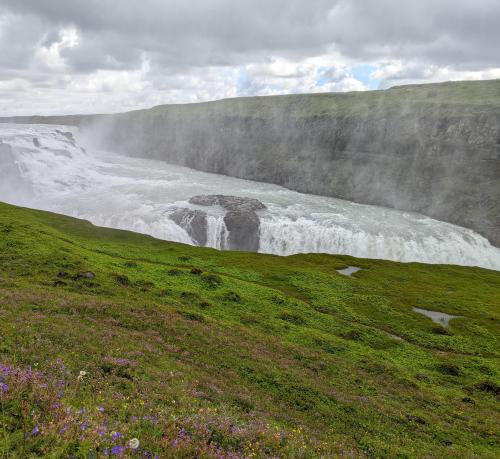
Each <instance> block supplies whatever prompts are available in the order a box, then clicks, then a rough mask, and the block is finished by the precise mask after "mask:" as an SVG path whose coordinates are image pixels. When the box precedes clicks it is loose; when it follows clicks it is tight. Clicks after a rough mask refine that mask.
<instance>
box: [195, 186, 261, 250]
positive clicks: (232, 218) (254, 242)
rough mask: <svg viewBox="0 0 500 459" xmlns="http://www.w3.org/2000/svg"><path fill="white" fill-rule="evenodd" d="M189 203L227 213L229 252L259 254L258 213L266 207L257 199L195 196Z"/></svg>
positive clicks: (227, 247) (218, 195) (215, 195)
mask: <svg viewBox="0 0 500 459" xmlns="http://www.w3.org/2000/svg"><path fill="white" fill-rule="evenodd" d="M189 202H190V203H191V204H196V205H199V206H221V207H223V208H224V209H225V210H226V211H227V212H226V215H225V217H224V224H225V225H226V229H227V231H228V237H227V246H226V247H225V248H226V249H229V250H243V251H247V252H257V251H258V250H259V240H260V219H259V216H258V215H257V214H256V211H258V210H263V209H265V208H266V206H265V205H264V204H263V203H262V202H260V201H259V200H257V199H253V198H242V197H239V196H226V195H221V194H214V195H200V196H193V197H192V198H191V199H190V200H189Z"/></svg>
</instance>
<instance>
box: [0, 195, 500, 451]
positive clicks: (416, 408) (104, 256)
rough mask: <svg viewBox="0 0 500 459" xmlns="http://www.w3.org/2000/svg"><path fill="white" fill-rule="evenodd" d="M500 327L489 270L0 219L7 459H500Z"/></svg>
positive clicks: (3, 211)
mask: <svg viewBox="0 0 500 459" xmlns="http://www.w3.org/2000/svg"><path fill="white" fill-rule="evenodd" d="M347 265H356V266H360V267H361V268H363V269H362V270H361V271H359V272H358V273H356V274H355V275H354V276H353V277H352V278H348V277H344V276H342V275H340V274H338V273H337V272H336V270H337V269H339V268H342V267H345V266H347ZM87 272H91V273H92V274H93V275H94V277H93V276H87V277H86V276H84V274H85V273H87ZM413 307H421V308H426V309H431V310H439V311H443V312H447V313H451V314H456V315H460V316H462V318H459V319H454V320H452V321H451V323H450V327H449V328H448V329H447V331H444V332H443V330H442V329H439V328H436V324H434V323H433V322H432V321H431V320H430V319H428V318H426V317H424V316H423V315H420V314H417V313H414V312H412V308H413ZM499 321H500V273H498V272H495V271H489V270H485V269H480V268H466V267H457V266H444V265H423V264H418V263H409V264H401V263H394V262H389V261H380V260H364V259H355V258H351V257H347V256H330V255H320V254H315V255H296V256H291V257H277V256H271V255H259V254H249V253H237V252H217V251H215V250H211V249H203V248H195V247H190V246H185V245H182V244H175V243H170V242H164V241H159V240H155V239H153V238H151V237H148V236H143V235H139V234H135V233H131V232H126V231H117V230H111V229H104V228H97V227H94V226H92V225H91V224H90V223H88V222H84V221H81V220H76V219H72V218H69V217H64V216H60V215H55V214H51V213H46V212H41V211H35V210H28V209H22V208H18V207H14V206H10V205H6V204H1V203H0V361H1V363H2V365H1V366H0V395H1V411H0V419H1V426H0V457H5V458H7V457H9V458H10V457H19V458H25V457H39V456H45V457H82V458H83V457H106V454H111V450H112V448H113V447H114V448H115V450H114V451H115V452H116V453H120V454H122V457H154V456H155V455H157V456H158V457H186V458H188V457H200V458H202V457H228V458H229V457H234V458H235V457H290V458H315V457H328V458H329V457H401V458H403V457H443V458H450V457H492V458H493V457H497V454H498V450H499V431H498V425H499V424H500V416H499V404H498V391H499V386H498V384H499V375H500V366H499V361H498V357H499V331H500V327H499V324H500V322H499ZM395 337H399V338H401V339H396V338H395ZM81 371H84V372H85V374H82V376H81V377H79V374H80V372H81ZM111 432H114V433H115V434H114V435H112V434H111ZM131 438H137V439H138V440H139V442H140V446H139V448H138V449H136V450H133V449H131V448H129V447H127V446H126V445H127V442H128V440H130V439H131ZM120 447H123V449H120ZM2 455H3V456H2Z"/></svg>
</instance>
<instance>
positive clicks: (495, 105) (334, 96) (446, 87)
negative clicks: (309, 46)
mask: <svg viewBox="0 0 500 459" xmlns="http://www.w3.org/2000/svg"><path fill="white" fill-rule="evenodd" d="M402 107H403V108H404V107H407V109H408V110H412V111H414V112H415V111H416V112H418V111H421V112H422V114H429V115H433V114H434V112H435V111H439V115H440V116H446V115H460V116H463V115H478V114H487V113H490V112H494V113H498V110H500V80H484V81H450V82H445V83H431V84H419V85H407V86H395V87H393V88H390V89H387V90H375V91H354V92H347V93H339V92H336V93H332V92H328V93H318V94H290V95H280V96H263V97H239V98H234V99H223V100H218V101H210V102H201V103H190V104H167V105H158V106H156V107H153V108H151V109H145V110H136V111H132V112H128V113H123V114H117V115H90V116H88V115H69V116H20V117H13V118H0V122H2V121H3V122H10V121H12V122H19V123H55V124H69V125H78V124H81V123H87V122H91V121H94V120H96V119H99V118H107V117H110V118H113V117H122V116H124V117H127V116H129V114H130V115H132V116H137V115H140V116H144V117H150V116H152V117H157V116H158V115H160V116H161V115H163V114H166V115H168V116H173V117H185V119H186V120H189V119H190V118H199V117H204V116H207V115H208V116H215V115H218V116H224V117H252V118H271V119H273V118H275V117H276V116H283V114H286V115H287V116H293V117H297V118H308V117H311V116H335V117H337V116H342V117H344V116H347V117H350V116H367V115H368V116H371V115H377V113H381V112H383V113H391V112H396V113H398V114H399V113H401V108H402Z"/></svg>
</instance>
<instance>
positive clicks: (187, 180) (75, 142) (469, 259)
mask: <svg viewBox="0 0 500 459" xmlns="http://www.w3.org/2000/svg"><path fill="white" fill-rule="evenodd" d="M109 121H110V120H109V119H108V120H104V121H103V120H100V121H99V122H97V123H96V122H95V120H93V121H92V122H91V123H86V124H85V126H83V125H82V127H81V128H76V127H72V126H59V125H39V124H32V125H22V124H0V137H1V138H2V139H4V144H2V148H1V150H0V151H1V152H2V154H1V156H0V161H1V164H0V170H2V173H3V174H4V176H5V177H6V178H7V180H2V186H1V187H0V200H4V201H7V202H11V203H14V204H22V205H26V206H29V207H34V208H38V209H44V210H50V211H54V212H58V213H63V214H66V215H70V216H74V217H78V218H83V219H86V220H89V221H91V222H92V223H94V224H96V225H99V226H107V227H112V228H119V229H127V230H132V231H136V232H140V233H145V234H149V235H152V236H154V237H157V238H160V239H165V240H170V241H176V242H182V243H186V244H192V245H205V246H208V247H213V248H216V249H220V250H224V249H228V248H233V249H242V248H239V247H238V246H233V247H231V245H230V244H229V243H228V236H229V235H230V232H229V231H228V228H227V227H226V221H227V220H225V216H226V211H225V210H224V209H223V208H221V207H220V206H212V207H210V206H209V207H200V206H199V205H196V204H193V203H192V202H191V198H193V197H194V196H197V195H202V196H211V195H224V196H240V197H241V198H242V199H254V200H257V201H259V202H261V203H262V210H258V211H257V217H258V225H259V226H258V229H256V230H255V231H256V232H257V233H256V235H255V237H257V248H256V250H258V251H259V252H264V253H272V254H277V255H290V254H295V253H311V252H317V253H337V254H348V255H353V256H358V257H365V258H384V259H390V260H395V261H421V262H426V263H452V264H462V265H473V266H484V267H487V268H493V269H500V249H497V248H494V247H492V246H491V244H490V243H489V242H488V241H487V240H486V239H485V238H484V237H482V236H480V235H479V234H477V233H475V232H474V231H471V230H468V229H465V228H461V227H459V226H455V225H451V224H448V223H443V222H439V221H436V220H433V219H431V218H429V217H426V216H424V215H421V214H416V213H409V212H401V211H397V210H393V209H389V208H384V207H380V206H370V205H362V204H355V203H352V202H350V201H346V200H340V199H337V198H331V197H326V196H318V195H312V194H304V193H298V192H295V191H292V190H289V189H286V188H283V187H281V186H278V185H274V184H270V183H264V182H256V181H250V180H244V179H239V178H235V177H230V176H228V175H221V174H214V173H206V172H202V171H198V170H195V169H194V168H187V167H184V166H179V165H173V164H171V163H167V162H165V161H160V160H157V159H145V158H138V157H134V156H130V155H129V156H127V155H124V154H123V153H124V152H128V153H129V154H130V151H129V150H125V151H124V150H123V149H120V148H119V147H118V146H117V145H118V144H117V143H116V144H115V148H116V149H113V150H112V149H110V148H103V143H105V142H109V139H110V137H109V133H110V132H113V129H114V127H113V126H112V125H110V124H109ZM227 164H229V165H231V164H232V167H234V166H237V165H238V163H237V162H234V163H224V162H222V163H220V167H227ZM179 212H181V214H179ZM179 215H182V218H179V217H178V216H179ZM194 216H197V217H200V216H202V218H201V219H200V218H197V219H196V220H195V219H194ZM193 225H198V227H197V228H194V227H193ZM200 232H203V233H204V236H203V243H202V244H200V242H199V240H197V239H196V238H195V237H194V234H195V233H196V234H198V235H199V234H200ZM245 237H247V236H245Z"/></svg>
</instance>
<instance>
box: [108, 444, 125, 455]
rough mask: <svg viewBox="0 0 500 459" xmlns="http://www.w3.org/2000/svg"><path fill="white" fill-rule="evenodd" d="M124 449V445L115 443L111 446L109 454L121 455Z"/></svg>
mask: <svg viewBox="0 0 500 459" xmlns="http://www.w3.org/2000/svg"><path fill="white" fill-rule="evenodd" d="M124 451H125V447H124V446H120V445H115V446H113V448H111V454H114V455H115V456H121V455H122V454H123V452H124Z"/></svg>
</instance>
